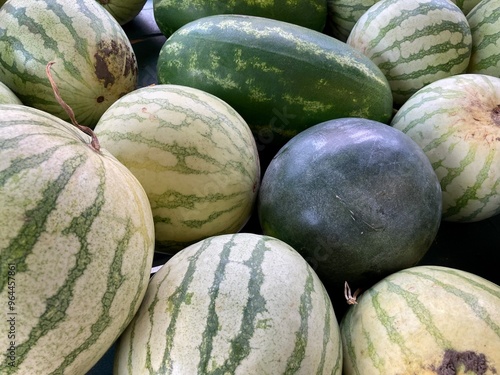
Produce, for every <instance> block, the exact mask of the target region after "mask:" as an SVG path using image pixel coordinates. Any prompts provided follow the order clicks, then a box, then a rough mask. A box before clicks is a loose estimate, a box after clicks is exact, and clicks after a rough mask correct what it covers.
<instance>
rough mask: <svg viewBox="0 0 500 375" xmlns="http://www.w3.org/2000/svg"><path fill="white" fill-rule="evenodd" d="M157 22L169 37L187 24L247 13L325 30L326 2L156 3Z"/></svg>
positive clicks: (162, 0) (180, 0)
mask: <svg viewBox="0 0 500 375" xmlns="http://www.w3.org/2000/svg"><path fill="white" fill-rule="evenodd" d="M153 10H154V18H155V21H156V23H157V25H158V27H159V29H160V30H161V32H162V33H163V34H164V35H166V36H170V35H171V34H172V33H173V32H174V31H176V30H177V29H179V28H180V27H182V26H184V25H185V24H187V23H189V22H191V21H194V20H196V19H199V18H203V17H207V16H212V15H216V14H245V15H252V16H260V17H266V18H271V19H276V20H280V21H284V22H289V23H293V24H296V25H300V26H303V27H307V28H310V29H313V30H316V31H323V28H324V26H325V23H326V13H327V6H326V0H298V1H294V3H293V5H292V4H291V3H290V2H289V1H287V0H280V1H275V0H264V1H252V0H246V1H204V0H153Z"/></svg>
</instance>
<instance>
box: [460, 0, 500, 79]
mask: <svg viewBox="0 0 500 375" xmlns="http://www.w3.org/2000/svg"><path fill="white" fill-rule="evenodd" d="M467 20H468V21H469V25H470V28H471V32H472V54H471V57H470V62H469V67H468V69H467V72H469V73H480V74H489V75H492V76H495V77H500V0H483V1H481V2H480V3H479V4H478V5H477V6H476V7H475V8H474V9H473V10H472V11H471V12H470V13H469V14H468V15H467Z"/></svg>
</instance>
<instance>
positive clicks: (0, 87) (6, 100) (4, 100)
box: [0, 82, 22, 104]
mask: <svg viewBox="0 0 500 375" xmlns="http://www.w3.org/2000/svg"><path fill="white" fill-rule="evenodd" d="M0 104H22V103H21V101H20V100H19V98H18V97H17V96H16V94H14V93H13V92H12V90H11V89H9V87H8V86H7V85H5V84H3V83H2V82H0Z"/></svg>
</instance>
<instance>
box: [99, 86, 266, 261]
mask: <svg viewBox="0 0 500 375" xmlns="http://www.w3.org/2000/svg"><path fill="white" fill-rule="evenodd" d="M95 132H96V134H97V135H98V137H99V140H100V143H101V145H103V147H105V148H106V149H107V150H108V151H109V152H111V153H112V154H113V155H114V156H115V157H116V158H117V159H118V160H120V161H121V162H122V163H123V164H124V165H125V166H127V167H128V168H129V169H130V170H131V171H132V173H133V174H134V175H135V176H136V177H137V179H138V180H139V181H140V182H141V184H142V186H143V187H144V189H145V190H146V193H147V194H148V197H149V201H150V204H151V206H152V209H153V215H154V220H155V233H156V242H157V248H156V250H157V251H159V252H167V253H175V252H177V251H179V250H181V249H182V248H184V247H186V246H187V245H190V244H192V243H194V242H197V241H199V240H201V239H203V238H206V237H209V236H213V235H216V234H222V233H234V232H237V231H239V230H240V229H241V228H242V227H243V226H244V225H245V223H246V222H247V220H248V219H249V217H250V215H251V213H252V211H253V206H254V202H255V200H256V196H257V191H258V186H259V183H260V165H259V155H258V151H257V146H256V144H255V140H254V138H253V136H252V133H251V131H250V129H249V127H248V125H247V124H246V122H245V121H244V120H243V119H242V118H241V116H240V115H239V114H238V113H237V112H236V111H235V110H234V109H233V108H231V107H230V106H229V105H228V104H226V103H225V102H223V101H222V100H221V99H219V98H217V97H215V96H213V95H211V94H208V93H206V92H204V91H201V90H198V89H195V88H191V87H186V86H178V85H162V84H158V85H154V86H147V87H143V88H140V89H137V90H135V91H133V92H131V93H129V94H127V95H125V96H123V97H122V98H120V99H118V100H117V101H116V102H115V103H114V104H113V105H112V106H111V107H110V108H108V110H107V111H106V112H105V113H104V114H103V115H102V117H101V119H100V120H99V122H98V123H97V125H96V127H95Z"/></svg>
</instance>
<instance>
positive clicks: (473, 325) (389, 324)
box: [340, 266, 500, 375]
mask: <svg viewBox="0 0 500 375" xmlns="http://www.w3.org/2000/svg"><path fill="white" fill-rule="evenodd" d="M340 330H341V336H342V345H343V353H344V374H345V375H353V374H357V375H365V374H385V375H396V374H437V375H448V374H450V375H451V374H475V375H479V374H480V375H493V374H497V371H498V369H500V287H499V286H498V285H496V284H494V283H492V282H490V281H488V280H486V279H484V278H482V277H479V276H477V275H475V274H472V273H469V272H465V271H461V270H458V269H453V268H449V267H438V266H419V267H413V268H409V269H406V270H402V271H400V272H397V273H395V274H392V275H390V276H388V277H386V278H385V279H383V280H381V281H380V282H379V283H377V284H376V285H374V286H372V287H371V288H370V289H368V290H366V291H365V292H364V293H362V294H361V297H358V303H357V304H356V305H353V306H351V307H350V309H349V311H348V312H347V313H346V314H345V315H344V317H343V318H342V321H341V323H340Z"/></svg>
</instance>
